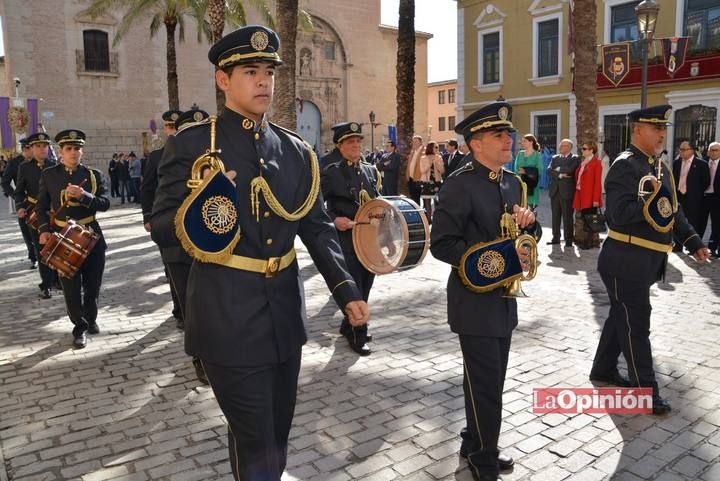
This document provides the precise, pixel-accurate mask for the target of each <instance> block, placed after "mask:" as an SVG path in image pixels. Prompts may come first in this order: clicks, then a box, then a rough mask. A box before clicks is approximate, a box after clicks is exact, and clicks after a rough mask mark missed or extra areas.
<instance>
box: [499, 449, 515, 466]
mask: <svg viewBox="0 0 720 481" xmlns="http://www.w3.org/2000/svg"><path fill="white" fill-rule="evenodd" d="M513 466H515V460H514V459H513V458H512V456H509V455H507V454H505V453H503V452H502V451H500V453H499V454H498V468H499V469H500V471H510V470H511V469H512V468H513Z"/></svg>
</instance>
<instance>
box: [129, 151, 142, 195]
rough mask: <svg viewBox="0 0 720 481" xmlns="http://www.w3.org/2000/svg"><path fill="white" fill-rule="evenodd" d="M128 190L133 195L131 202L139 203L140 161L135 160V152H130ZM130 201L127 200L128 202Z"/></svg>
mask: <svg viewBox="0 0 720 481" xmlns="http://www.w3.org/2000/svg"><path fill="white" fill-rule="evenodd" d="M129 157H130V165H129V167H130V189H131V191H132V194H133V202H135V203H136V204H139V203H140V181H141V180H142V161H141V160H140V159H138V158H137V156H136V155H135V152H130V156H129ZM129 201H130V199H128V202H129Z"/></svg>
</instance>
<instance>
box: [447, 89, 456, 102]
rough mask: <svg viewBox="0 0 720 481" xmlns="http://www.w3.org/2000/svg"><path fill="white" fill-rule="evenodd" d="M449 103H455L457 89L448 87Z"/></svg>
mask: <svg viewBox="0 0 720 481" xmlns="http://www.w3.org/2000/svg"><path fill="white" fill-rule="evenodd" d="M448 103H449V104H454V103H455V89H448Z"/></svg>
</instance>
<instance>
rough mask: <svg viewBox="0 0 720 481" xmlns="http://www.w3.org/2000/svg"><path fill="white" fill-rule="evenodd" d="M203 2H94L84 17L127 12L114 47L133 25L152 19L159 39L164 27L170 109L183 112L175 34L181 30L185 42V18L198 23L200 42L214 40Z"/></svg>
mask: <svg viewBox="0 0 720 481" xmlns="http://www.w3.org/2000/svg"><path fill="white" fill-rule="evenodd" d="M201 3H202V2H197V1H193V0H91V4H90V6H89V7H88V8H87V9H86V10H85V11H84V12H83V14H86V15H89V16H90V17H92V18H96V17H99V16H100V15H104V14H107V13H109V12H110V11H112V10H119V11H124V12H125V14H124V16H123V18H122V20H121V21H120V24H119V25H118V29H117V33H116V34H115V38H114V39H113V46H115V45H117V44H118V42H120V40H122V38H123V37H124V36H125V35H126V34H127V33H128V31H129V30H130V29H131V28H132V27H133V26H135V25H137V24H138V23H139V22H141V21H143V20H144V19H147V18H150V37H151V38H152V37H155V35H157V33H158V31H159V30H160V27H161V26H162V25H164V26H165V32H166V33H167V44H166V51H165V57H166V60H167V83H168V105H169V107H170V109H175V110H179V109H180V94H179V89H178V75H177V53H176V50H175V31H176V30H178V39H179V40H180V42H183V41H184V40H185V19H186V17H192V18H194V19H195V20H196V22H197V24H198V32H197V37H198V42H201V41H202V39H203V37H205V38H207V39H208V40H209V39H210V38H211V32H210V24H209V22H207V21H206V20H205V19H204V15H203V14H202V13H201V11H200V10H199V7H200V4H201Z"/></svg>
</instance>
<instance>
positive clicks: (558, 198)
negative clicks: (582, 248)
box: [547, 139, 580, 247]
mask: <svg viewBox="0 0 720 481" xmlns="http://www.w3.org/2000/svg"><path fill="white" fill-rule="evenodd" d="M572 148H573V142H572V140H570V139H563V140H561V141H560V148H559V150H560V153H559V154H556V155H553V157H552V159H551V160H550V165H549V166H548V168H547V172H548V175H549V176H550V188H549V189H548V193H549V194H550V208H551V212H552V239H550V241H549V242H548V244H559V243H560V224H561V223H562V227H563V233H564V235H565V247H572V245H573V208H572V203H573V198H574V197H575V171H576V170H577V167H578V165H579V164H580V159H578V157H577V156H576V155H573V153H572Z"/></svg>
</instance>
